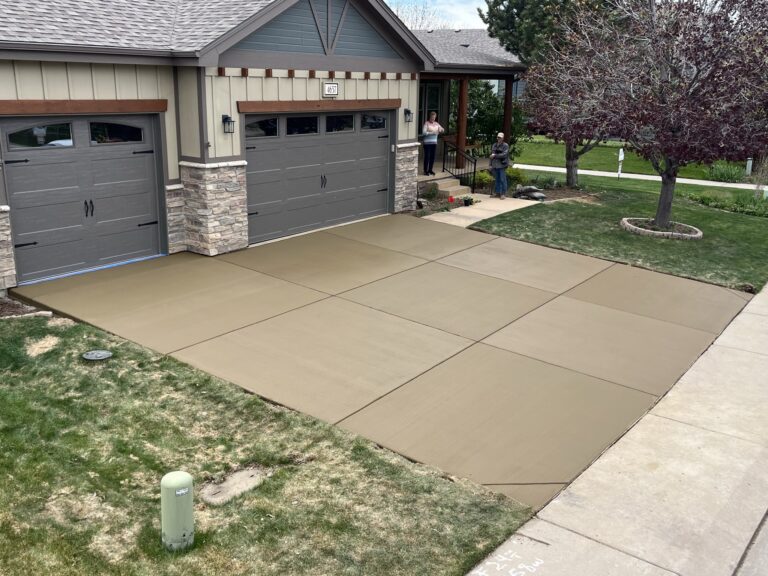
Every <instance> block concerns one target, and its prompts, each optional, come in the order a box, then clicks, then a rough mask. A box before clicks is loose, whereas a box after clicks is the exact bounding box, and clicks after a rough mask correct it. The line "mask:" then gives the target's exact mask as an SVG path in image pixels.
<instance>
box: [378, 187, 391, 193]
mask: <svg viewBox="0 0 768 576" xmlns="http://www.w3.org/2000/svg"><path fill="white" fill-rule="evenodd" d="M387 190H389V188H379V189H378V190H376V192H386V191H387Z"/></svg>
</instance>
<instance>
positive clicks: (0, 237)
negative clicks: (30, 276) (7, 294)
mask: <svg viewBox="0 0 768 576" xmlns="http://www.w3.org/2000/svg"><path fill="white" fill-rule="evenodd" d="M14 286H16V262H15V259H14V257H13V238H12V237H11V209H10V208H9V207H8V206H0V292H4V291H5V290H6V289H7V288H13V287H14Z"/></svg>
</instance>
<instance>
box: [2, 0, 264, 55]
mask: <svg viewBox="0 0 768 576" xmlns="http://www.w3.org/2000/svg"><path fill="white" fill-rule="evenodd" d="M276 1H277V0H0V42H13V43H23V44H40V45H58V46H73V47H74V46H89V47H94V48H122V49H135V50H153V51H155V50H156V51H165V52H168V51H172V52H193V51H196V50H200V49H202V48H204V47H205V46H207V45H208V44H210V43H211V42H212V41H214V40H215V39H216V38H218V37H219V36H221V35H223V34H224V33H226V32H227V31H229V30H231V29H232V28H234V27H235V26H237V25H238V24H239V23H241V22H242V21H244V20H247V19H248V18H250V17H251V16H253V15H254V14H256V13H257V12H259V11H260V10H262V9H264V8H266V7H267V6H269V5H270V4H272V3H273V2H276Z"/></svg>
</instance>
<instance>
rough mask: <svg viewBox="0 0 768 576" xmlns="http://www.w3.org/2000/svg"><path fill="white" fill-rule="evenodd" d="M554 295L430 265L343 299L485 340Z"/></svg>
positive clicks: (346, 294)
mask: <svg viewBox="0 0 768 576" xmlns="http://www.w3.org/2000/svg"><path fill="white" fill-rule="evenodd" d="M556 296H557V295H556V294H553V293H551V292H545V291H543V290H537V289H535V288H530V287H528V286H522V285H520V284H514V283H512V282H507V281H505V280H499V279H497V278H491V277H490V276H483V275H480V274H474V273H472V272H467V271H466V270H461V269H459V268H453V267H451V266H443V265H442V264H436V263H429V264H425V265H424V266H419V267H418V268H413V269H411V270H406V271H405V272H401V273H400V274H396V275H395V276H390V277H389V278H384V279H383V280H379V281H378V282H374V283H372V284H368V285H367V286H363V287H361V288H357V289H355V290H352V291H350V292H346V293H345V294H344V298H346V299H348V300H352V301H353V302H358V303H360V304H364V305H366V306H370V307H372V308H376V309H377V310H383V311H385V312H389V313H391V314H395V315H397V316H401V317H403V318H408V319H409V320H414V321H416V322H420V323H422V324H427V325H428V326H432V327H434V328H440V329H441V330H446V331H448V332H451V333H453V334H458V335H459V336H465V337H467V338H471V339H473V340H479V339H481V338H485V337H486V336H488V335H489V334H491V333H492V332H495V331H496V330H498V329H499V328H502V327H503V326H506V325H507V324H509V323H510V322H512V321H513V320H515V319H516V318H519V317H520V316H522V315H523V314H526V313H528V312H530V311H531V310H533V309H535V308H537V307H538V306H541V305H542V304H543V303H544V302H547V301H548V300H551V299H552V298H554V297H556Z"/></svg>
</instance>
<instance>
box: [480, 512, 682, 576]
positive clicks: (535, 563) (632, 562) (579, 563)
mask: <svg viewBox="0 0 768 576" xmlns="http://www.w3.org/2000/svg"><path fill="white" fill-rule="evenodd" d="M533 573H536V574H542V575H543V576H576V575H584V576H676V575H675V574H674V573H672V572H669V571H667V570H663V569H662V568H659V567H658V566H653V565H652V564H648V563H647V562H643V561H642V560H639V559H637V558H633V557H632V556H629V555H627V554H624V553H622V552H620V551H618V550H613V549H611V548H609V547H607V546H603V545H601V544H599V543H597V542H593V541H592V540H589V539H588V538H584V537H583V536H580V535H579V534H574V533H573V532H570V531H569V530H564V529H563V528H560V527H559V526H555V525H553V524H550V523H549V522H544V521H542V520H539V519H533V520H531V521H529V522H528V523H527V524H525V525H524V526H523V527H522V528H520V530H518V532H517V534H515V535H514V536H512V538H510V539H509V540H507V541H506V542H505V543H504V544H502V545H501V546H499V548H497V549H496V551H495V552H494V553H493V554H491V556H490V557H489V558H488V559H486V560H485V561H484V562H483V563H481V564H480V565H478V566H477V567H476V568H475V569H474V570H472V571H471V572H470V573H469V576H495V575H499V576H501V575H504V576H528V575H529V574H533Z"/></svg>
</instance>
